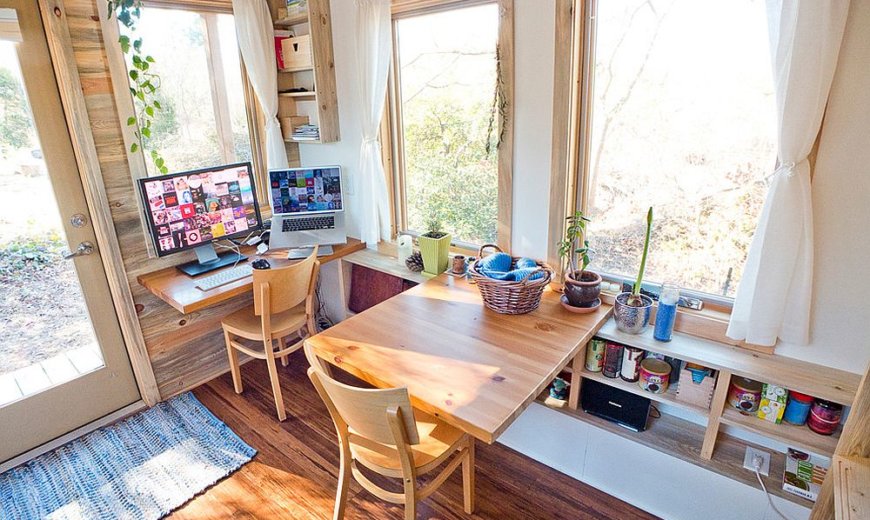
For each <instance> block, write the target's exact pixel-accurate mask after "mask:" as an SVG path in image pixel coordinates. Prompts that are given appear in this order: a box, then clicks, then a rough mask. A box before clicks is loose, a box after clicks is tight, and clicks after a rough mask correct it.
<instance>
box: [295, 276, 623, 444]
mask: <svg viewBox="0 0 870 520" xmlns="http://www.w3.org/2000/svg"><path fill="white" fill-rule="evenodd" d="M560 296H561V294H559V293H557V292H554V291H552V290H550V289H549V288H547V289H546V290H545V291H544V294H543V297H542V299H541V305H540V307H539V308H538V309H537V310H535V311H533V312H530V313H528V314H519V315H506V314H497V313H495V312H493V311H491V310H489V309H487V308H486V307H485V306H484V305H483V302H482V300H481V297H480V292H479V291H478V289H477V287H476V286H475V285H474V284H472V283H470V282H469V281H467V280H466V279H465V278H463V277H454V276H451V275H448V274H442V275H440V276H437V277H435V278H433V279H431V280H429V281H427V282H426V283H423V284H420V285H418V286H416V287H414V288H412V289H410V290H408V291H405V292H403V293H401V294H399V295H397V296H394V297H392V298H390V299H388V300H386V301H384V302H382V303H380V304H378V305H376V306H374V307H372V308H370V309H368V310H366V311H365V312H362V313H360V314H357V315H355V316H352V317H351V318H349V319H347V320H344V321H342V322H341V323H339V324H337V325H335V326H333V327H331V328H329V329H327V330H325V331H323V332H321V333H319V334H317V335H315V336H313V337H311V338H309V339H308V340H306V344H307V345H309V346H311V347H313V350H314V352H315V353H316V354H317V356H318V357H320V358H322V359H324V360H325V361H327V362H329V363H331V364H332V365H334V366H337V367H339V368H340V369H342V370H344V371H346V372H349V373H350V374H353V375H354V376H356V377H358V378H360V379H362V380H364V381H366V382H368V383H370V384H372V385H374V386H375V387H379V388H393V387H407V388H408V391H409V393H410V395H411V401H412V403H413V405H414V406H415V407H417V408H420V409H422V410H424V411H426V412H429V413H431V414H433V415H435V416H437V417H440V418H441V419H443V420H444V421H446V422H447V423H450V424H452V425H454V426H456V427H458V428H460V429H462V430H464V431H465V432H467V433H469V434H471V435H472V436H474V437H475V438H477V439H479V440H481V441H484V442H486V443H490V444H491V443H493V442H495V441H496V439H498V437H499V435H501V434H502V433H503V432H504V431H505V430H506V429H507V428H508V426H510V425H511V423H512V422H513V421H514V419H516V418H517V417H518V416H519V415H520V413H522V411H523V410H524V409H525V408H526V407H527V406H528V405H529V404H530V403H531V402H532V401H534V400H535V398H536V397H537V396H538V395H539V394H540V393H541V392H542V391H543V390H544V389H545V388H547V386H548V385H549V384H550V382H551V381H552V380H553V379H554V378H555V377H556V376H558V375H559V373H560V372H561V371H562V370H563V369H564V368H565V366H566V365H567V364H568V363H569V362H571V361H572V359H573V358H574V357H575V356H576V355H577V354H578V352H580V351H581V350H582V349H583V347H584V346H585V344H586V343H587V342H588V341H589V340H590V339H591V338H592V337H593V336H594V335H595V333H596V332H597V331H598V329H599V328H600V327H601V326H602V325H603V324H604V323H605V321H606V320H607V319H608V318H609V317H610V314H611V310H612V308H611V306H609V305H607V304H602V305H601V306H600V307H599V308H598V309H597V310H595V311H594V312H591V313H589V314H576V313H572V312H570V311H568V310H566V309H565V308H563V307H562V305H561V304H560V302H559V298H560ZM579 379H580V378H579V376H578V375H575V376H573V377H572V380H573V384H574V385H578V389H579V383H580V381H579ZM574 395H576V393H575V394H574Z"/></svg>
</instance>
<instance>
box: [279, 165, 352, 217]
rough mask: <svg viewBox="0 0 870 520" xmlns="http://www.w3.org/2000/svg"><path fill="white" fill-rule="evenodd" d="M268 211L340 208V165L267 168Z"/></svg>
mask: <svg viewBox="0 0 870 520" xmlns="http://www.w3.org/2000/svg"><path fill="white" fill-rule="evenodd" d="M269 183H270V184H271V190H272V191H271V194H270V195H271V198H272V214H273V215H280V214H288V213H312V212H322V211H341V210H343V209H344V205H343V200H342V196H341V168H339V167H338V166H326V167H323V168H295V169H290V170H274V171H270V172H269Z"/></svg>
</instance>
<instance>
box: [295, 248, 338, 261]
mask: <svg viewBox="0 0 870 520" xmlns="http://www.w3.org/2000/svg"><path fill="white" fill-rule="evenodd" d="M313 251H314V248H313V247H295V248H293V249H291V250H290V251H288V252H287V259H288V260H302V259H304V258H308V257H309V256H311V253H312V252H313ZM332 253H333V249H332V246H317V256H328V255H331V254H332Z"/></svg>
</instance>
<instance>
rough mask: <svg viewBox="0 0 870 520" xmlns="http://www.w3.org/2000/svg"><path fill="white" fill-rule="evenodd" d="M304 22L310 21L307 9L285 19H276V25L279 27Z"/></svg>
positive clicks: (284, 27)
mask: <svg viewBox="0 0 870 520" xmlns="http://www.w3.org/2000/svg"><path fill="white" fill-rule="evenodd" d="M303 23H308V13H307V12H305V11H302V12H300V13H295V14H293V15H291V16H289V17H287V18H285V19H283V20H275V27H276V28H278V29H286V28H287V27H291V26H293V25H299V24H303Z"/></svg>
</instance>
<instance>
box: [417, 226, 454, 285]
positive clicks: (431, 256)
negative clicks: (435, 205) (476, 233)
mask: <svg viewBox="0 0 870 520" xmlns="http://www.w3.org/2000/svg"><path fill="white" fill-rule="evenodd" d="M426 227H427V228H428V231H426V233H424V234H422V235H420V237H419V238H418V239H417V242H418V243H419V245H420V253H421V254H422V255H423V274H424V275H429V276H436V275H439V274H441V273H443V272H444V271H446V270H447V254H448V253H449V252H450V234H448V233H445V232H443V231H441V220H440V219H439V218H438V217H437V216H436V215H434V214H433V215H432V216H430V217H429V221H428V225H427V226H426Z"/></svg>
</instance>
